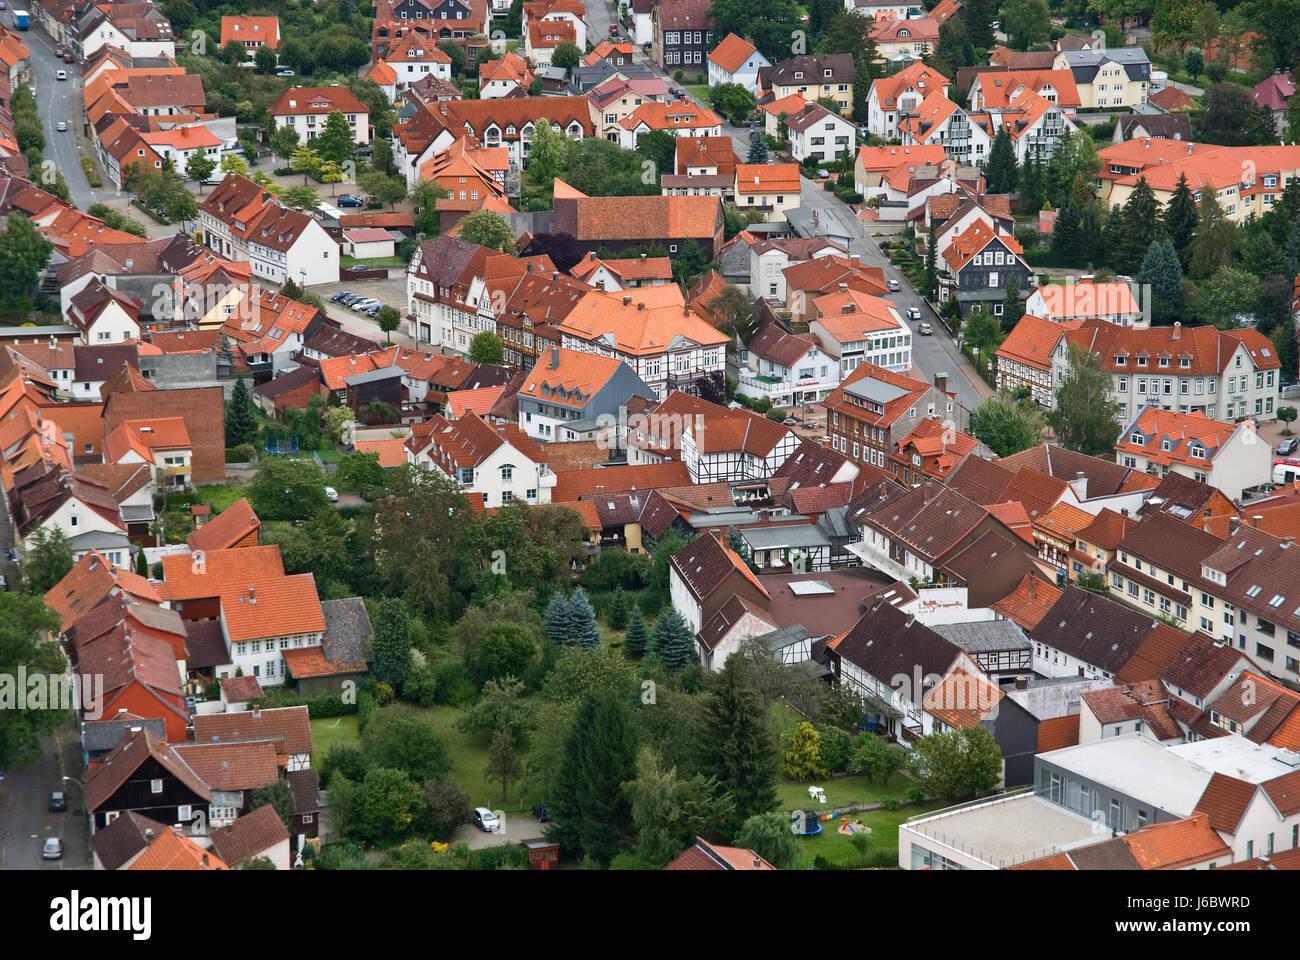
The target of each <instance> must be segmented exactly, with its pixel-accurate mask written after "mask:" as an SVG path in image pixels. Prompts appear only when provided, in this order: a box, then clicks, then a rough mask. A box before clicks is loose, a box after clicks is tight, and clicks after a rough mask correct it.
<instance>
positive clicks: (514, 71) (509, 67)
mask: <svg viewBox="0 0 1300 960" xmlns="http://www.w3.org/2000/svg"><path fill="white" fill-rule="evenodd" d="M532 82H533V72H532V70H531V69H529V67H528V61H527V60H525V59H524V58H523V57H521V56H519V55H518V54H517V53H515V52H513V51H507V52H506V53H505V54H504V55H503V56H502V57H501V59H499V60H485V61H484V62H483V63H480V64H479V65H478V98H479V99H480V100H496V99H499V98H501V97H512V96H525V95H526V94H527V93H528V88H529V87H530V86H531V85H532Z"/></svg>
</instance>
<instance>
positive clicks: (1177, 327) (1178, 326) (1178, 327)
mask: <svg viewBox="0 0 1300 960" xmlns="http://www.w3.org/2000/svg"><path fill="white" fill-rule="evenodd" d="M1182 335H1183V325H1182V323H1180V322H1179V321H1177V320H1175V321H1174V339H1175V340H1177V339H1178V338H1179V337H1181V336H1182Z"/></svg>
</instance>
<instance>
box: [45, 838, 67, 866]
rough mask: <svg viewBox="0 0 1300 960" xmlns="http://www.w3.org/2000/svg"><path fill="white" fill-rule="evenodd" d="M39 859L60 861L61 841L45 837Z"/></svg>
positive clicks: (61, 854)
mask: <svg viewBox="0 0 1300 960" xmlns="http://www.w3.org/2000/svg"><path fill="white" fill-rule="evenodd" d="M41 857H42V859H45V860H61V859H62V858H63V841H62V840H60V839H59V838H58V837H46V838H45V846H43V847H41Z"/></svg>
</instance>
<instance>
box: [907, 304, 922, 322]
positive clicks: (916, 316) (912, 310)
mask: <svg viewBox="0 0 1300 960" xmlns="http://www.w3.org/2000/svg"><path fill="white" fill-rule="evenodd" d="M907 319H909V320H920V319H921V311H920V310H918V309H917V308H916V307H908V308H907Z"/></svg>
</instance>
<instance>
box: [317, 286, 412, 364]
mask: <svg viewBox="0 0 1300 960" xmlns="http://www.w3.org/2000/svg"><path fill="white" fill-rule="evenodd" d="M345 290H346V291H348V292H350V293H359V294H361V295H362V296H363V297H373V298H374V299H376V300H378V301H379V302H380V303H384V304H388V305H389V306H392V307H395V308H396V309H397V312H398V313H400V314H401V315H402V316H403V318H405V316H406V313H407V310H406V306H407V304H406V273H405V272H404V271H403V270H402V269H401V268H400V267H389V268H388V277H387V279H384V280H341V281H339V282H338V283H322V284H320V285H318V286H313V287H311V288H310V291H311V292H312V293H314V294H316V296H318V297H320V298H321V299H322V300H324V301H325V313H326V314H327V315H328V316H329V317H330V318H331V319H333V320H337V321H338V322H339V323H341V324H342V325H343V329H344V330H347V331H348V332H349V333H355V334H356V335H357V336H359V337H369V338H370V339H371V340H377V341H378V342H379V343H383V342H384V339H385V337H384V331H382V330H380V329H379V324H378V323H376V322H375V320H374V318H373V317H368V316H366V315H365V314H364V313H358V312H357V311H355V310H349V309H348V308H347V307H345V306H343V304H341V303H332V302H331V301H330V298H331V297H333V296H334V295H335V294H338V293H342V292H344V291H345ZM392 342H393V343H400V344H402V345H403V346H408V347H409V346H414V344H415V341H414V340H413V339H412V338H411V337H410V335H409V334H407V333H406V321H405V319H403V321H402V325H401V326H399V327H398V328H397V330H396V331H395V332H394V333H393V335H392Z"/></svg>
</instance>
